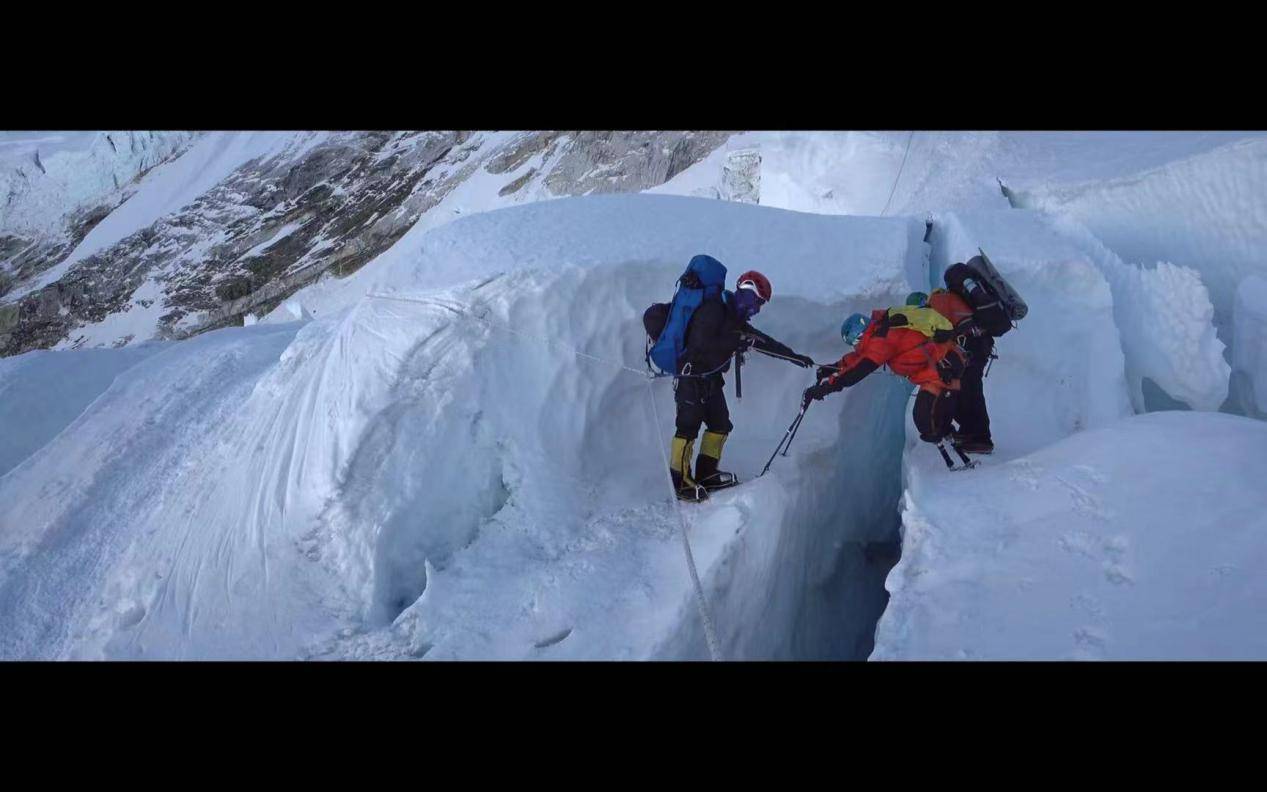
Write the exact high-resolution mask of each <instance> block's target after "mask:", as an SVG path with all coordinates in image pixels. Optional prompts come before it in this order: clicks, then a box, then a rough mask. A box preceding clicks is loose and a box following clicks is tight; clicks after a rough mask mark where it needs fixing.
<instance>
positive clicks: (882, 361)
mask: <svg viewBox="0 0 1267 792" xmlns="http://www.w3.org/2000/svg"><path fill="white" fill-rule="evenodd" d="M887 316H888V312H887V311H884V310H876V311H872V312H871V325H870V326H869V327H867V329H866V332H864V333H863V334H862V338H861V339H859V340H858V345H857V346H856V347H855V348H854V350H853V351H852V352H850V353H849V354H847V355H845V356H844V357H842V358H841V359H840V362H839V363H838V364H837V365H838V367H839V369H840V370H839V371H837V372H836V373H835V374H833V375H832V376H830V377H828V378H827V382H828V383H829V384H832V385H835V384H836V380H837V379H838V378H839V377H841V376H843V375H844V374H845V372H847V371H849V370H850V369H852V368H854V367H855V366H857V365H858V364H859V363H861V362H862V361H864V360H869V361H871V362H872V363H874V364H875V365H876V366H877V367H879V366H885V365H887V366H888V367H889V369H890V370H891V371H892V372H893V373H894V374H897V375H900V376H903V377H906V378H907V379H909V380H910V381H911V382H912V383H913V384H915V385H919V386H920V387H921V388H924V389H926V390H931V391H934V392H941V391H942V390H944V389H947V388H949V389H950V390H958V389H959V381H958V380H955V381H954V382H953V383H952V384H950V385H947V384H946V383H944V382H942V379H941V375H940V374H938V373H937V361H939V360H941V359H942V358H944V357H945V356H946V355H947V354H954V353H953V352H952V349H953V347H954V345H953V344H952V343H951V342H945V343H941V344H937V343H934V342H933V341H932V339H930V338H929V337H928V336H926V335H924V334H923V333H921V332H919V331H918V330H910V329H908V328H905V327H890V328H888V330H887V332H885V333H884V334H883V335H879V336H877V335H876V331H877V330H878V329H879V328H880V327H882V326H883V324H884V320H885V319H886V317H887ZM952 321H953V320H952Z"/></svg>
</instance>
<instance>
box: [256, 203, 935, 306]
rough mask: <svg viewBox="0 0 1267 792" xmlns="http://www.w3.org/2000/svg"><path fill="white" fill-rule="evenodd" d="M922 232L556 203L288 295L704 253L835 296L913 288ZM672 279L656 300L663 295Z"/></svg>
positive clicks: (411, 241) (690, 206) (726, 212)
mask: <svg viewBox="0 0 1267 792" xmlns="http://www.w3.org/2000/svg"><path fill="white" fill-rule="evenodd" d="M923 232H924V226H923V224H922V223H921V222H919V221H917V220H915V219H912V218H887V219H886V218H874V217H846V216H823V215H810V214H804V213H800V212H787V211H782V210H773V209H763V208H760V207H753V206H745V205H737V204H733V203H727V202H721V201H713V200H707V199H701V198H681V197H677V196H658V195H657V196H650V195H636V196H635V195H604V196H590V197H585V198H563V199H559V200H557V201H550V202H539V203H534V204H527V205H524V206H517V207H512V208H509V209H502V210H499V211H497V212H496V213H484V214H479V215H474V216H472V217H468V218H464V219H462V220H460V221H456V222H454V223H452V224H450V225H449V226H447V227H444V228H439V229H434V230H421V231H420V230H417V229H415V230H412V231H410V233H409V234H407V235H406V236H405V237H403V238H402V239H401V241H400V243H399V244H397V245H396V246H395V247H393V248H392V249H391V250H389V251H387V252H386V253H384V254H382V255H381V256H379V257H378V258H377V259H376V260H375V261H374V262H372V263H371V265H369V266H366V267H365V268H364V269H363V270H361V271H360V272H358V273H356V274H355V275H354V276H352V277H351V278H349V279H348V280H347V282H346V283H345V282H327V283H321V284H317V285H315V286H312V287H309V288H308V289H305V290H303V291H301V292H299V293H297V294H296V295H295V297H294V300H295V301H296V302H298V303H302V305H303V306H304V307H306V308H309V309H312V310H313V311H314V312H315V314H316V315H317V316H323V315H326V314H328V313H330V312H331V311H334V310H339V309H341V308H344V307H346V306H347V305H348V304H349V303H350V301H352V300H355V299H357V298H358V297H359V296H360V295H361V294H364V293H365V292H366V291H373V290H378V291H390V290H391V289H393V288H395V286H394V284H397V283H410V284H414V283H417V284H424V285H426V286H427V287H428V288H441V287H445V286H449V285H452V284H454V283H458V282H461V281H463V280H466V279H469V278H473V277H479V276H481V275H485V274H489V273H498V272H506V271H514V270H519V269H529V268H535V267H549V268H556V267H560V266H580V267H588V266H593V265H595V264H597V263H603V262H608V263H610V262H621V263H625V262H630V263H636V262H652V261H655V262H679V261H680V262H685V261H689V260H690V258H691V256H693V255H695V254H696V253H698V252H699V251H701V250H708V251H711V254H712V255H714V256H716V257H717V258H718V259H720V260H721V261H722V262H723V263H725V264H726V266H727V267H728V268H729V270H730V274H731V276H732V278H733V277H735V276H738V275H739V274H740V273H742V272H743V271H744V270H747V269H760V270H762V271H768V272H769V273H771V278H773V280H774V299H775V300H776V301H777V300H779V299H781V298H782V297H786V296H796V297H803V298H807V299H813V300H816V301H836V300H841V299H846V298H848V297H851V296H858V295H868V294H877V295H878V294H887V293H890V292H901V290H902V289H903V288H905V284H906V283H907V282H911V283H921V282H923V281H924V280H925V279H926V275H925V274H924V267H925V259H926V256H925V253H924V250H925V247H924V245H923V243H922V238H923ZM895 262H896V263H897V266H896V267H895ZM682 266H683V268H684V267H685V265H682ZM678 274H681V273H680V272H679V273H678ZM675 279H676V276H674V278H670V279H669V284H670V288H669V289H668V290H667V293H663V294H660V295H659V296H658V299H660V300H667V299H668V298H669V297H670V296H671V295H672V283H673V281H674V280H675ZM732 285H733V284H732ZM289 315H290V311H289V310H288V309H285V308H284V306H283V308H282V309H279V310H278V311H275V312H274V318H280V319H282V320H283V321H286V320H288V317H289ZM838 324H839V323H838V322H837V325H838Z"/></svg>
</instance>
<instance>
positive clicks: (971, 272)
mask: <svg viewBox="0 0 1267 792" xmlns="http://www.w3.org/2000/svg"><path fill="white" fill-rule="evenodd" d="M978 250H980V248H978ZM943 278H944V280H945V281H946V286H947V287H949V289H950V290H951V291H953V292H955V293H956V294H958V295H959V296H960V297H962V298H963V299H964V300H966V301H967V302H968V304H969V305H970V306H972V316H973V321H974V322H975V323H976V325H977V326H978V327H980V328H981V329H982V330H984V331H985V332H986V333H988V334H989V335H991V336H993V337H995V338H997V337H999V336H1001V335H1003V334H1005V333H1006V332H1007V331H1009V330H1011V329H1012V327H1013V322H1018V321H1020V320H1021V319H1023V318H1025V315H1026V314H1027V313H1029V306H1028V305H1026V304H1025V301H1024V300H1022V299H1021V296H1020V295H1019V294H1017V293H1016V290H1015V289H1013V288H1012V286H1011V284H1009V283H1008V282H1007V281H1006V280H1005V279H1004V278H1003V276H1002V275H1000V274H999V271H998V270H997V269H995V268H994V265H993V264H992V263H991V262H990V259H989V258H987V257H986V255H985V251H983V250H982V251H981V255H980V256H973V257H972V258H970V259H968V261H967V262H966V263H963V262H961V263H958V264H955V265H954V266H952V267H950V268H949V269H947V270H946V273H945V275H944V276H943Z"/></svg>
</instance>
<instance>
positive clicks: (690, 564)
mask: <svg viewBox="0 0 1267 792" xmlns="http://www.w3.org/2000/svg"><path fill="white" fill-rule="evenodd" d="M366 296H367V297H370V298H373V299H378V300H398V301H400V302H411V303H418V304H420V305H433V306H435V307H437V308H444V309H445V310H447V311H450V312H452V313H455V314H457V315H459V316H464V317H467V318H469V319H474V320H476V321H478V322H482V323H484V324H485V325H487V326H489V327H492V328H495V329H498V330H502V331H504V332H507V333H510V334H511V335H515V336H519V337H520V338H524V339H527V340H531V341H535V342H537V343H540V344H543V345H545V346H547V347H554V348H555V349H560V350H563V351H565V352H568V353H570V354H572V355H575V356H577V357H579V358H584V359H586V360H592V361H594V362H596V363H605V364H607V365H609V366H615V367H616V368H619V369H623V370H624V371H627V372H629V373H631V374H637V375H638V376H639V377H641V378H643V379H645V380H647V396H648V398H650V399H651V414H652V416H653V418H654V420H655V427H656V431H657V432H658V431H659V428H660V410H659V408H658V407H657V406H656V398H655V388H654V387H653V385H652V383H653V382H654V380H655V379H656V377H655V376H654V375H652V374H651V373H650V372H648V371H644V370H642V369H636V368H632V367H630V366H626V365H625V364H623V363H620V362H617V361H615V360H607V359H606V358H600V357H597V356H595V355H591V354H589V353H587V352H582V351H581V350H579V349H576V348H575V347H570V346H568V345H567V344H561V343H559V342H557V341H555V340H553V339H550V338H544V337H542V336H537V335H534V334H531V333H524V332H522V331H519V330H515V329H514V328H512V327H507V326H506V325H503V324H501V323H499V322H494V321H491V320H489V319H487V318H485V317H482V316H476V315H475V314H473V313H470V312H469V311H466V310H464V309H462V308H460V307H457V306H453V305H449V304H446V303H443V302H441V301H439V300H435V299H430V300H426V299H420V298H417V297H399V296H396V295H391V294H375V293H373V292H369V293H367V294H366ZM656 442H657V445H659V447H660V457H661V460H662V463H663V465H664V466H663V467H662V468H661V471H667V470H668V469H669V455H668V452H666V451H665V450H664V443H662V442H660V441H659V440H658V439H657V441H656ZM665 483H666V484H667V485H668V487H669V498H670V502H671V503H673V505H674V507H675V508H676V510H677V515H678V529H679V533H680V535H681V537H682V549H683V550H684V551H685V553H686V566H687V569H688V570H690V573H691V584H692V585H693V586H694V588H695V604H696V607H697V608H698V610H699V615H700V620H701V621H702V622H703V623H704V639H705V641H706V642H707V644H708V654H709V656H710V657H711V658H712V659H713V660H714V661H716V660H721V659H722V654H721V649H720V647H719V646H718V643H717V632H716V630H715V629H714V628H713V617H712V615H711V614H710V612H709V609H708V598H707V597H706V596H705V595H704V586H703V584H701V583H700V579H699V571H698V570H697V569H696V567H695V554H694V553H692V552H691V540H690V538H689V537H688V536H687V533H686V514H685V513H684V512H683V510H682V502H681V501H679V500H678V497H677V493H676V492H674V491H673V482H672V480H670V479H667V478H666V479H665Z"/></svg>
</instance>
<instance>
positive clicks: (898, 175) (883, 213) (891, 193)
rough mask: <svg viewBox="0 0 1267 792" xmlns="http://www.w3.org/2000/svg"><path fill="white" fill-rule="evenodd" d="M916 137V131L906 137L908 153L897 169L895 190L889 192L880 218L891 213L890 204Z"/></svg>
mask: <svg viewBox="0 0 1267 792" xmlns="http://www.w3.org/2000/svg"><path fill="white" fill-rule="evenodd" d="M913 137H915V130H911V134H909V135H907V136H906V151H904V152H902V164H901V165H899V166H898V168H897V176H896V177H895V178H894V179H893V188H892V189H891V190H889V200H888V201H885V202H884V209H883V211H881V212H880V216H881V217H884V216H885V215H886V214H888V212H889V203H890V202H891V201H892V200H893V193H895V192H897V183H898V180H900V179H901V178H902V170H903V169H904V168H905V167H906V155H907V154H910V153H911V138H913Z"/></svg>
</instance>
